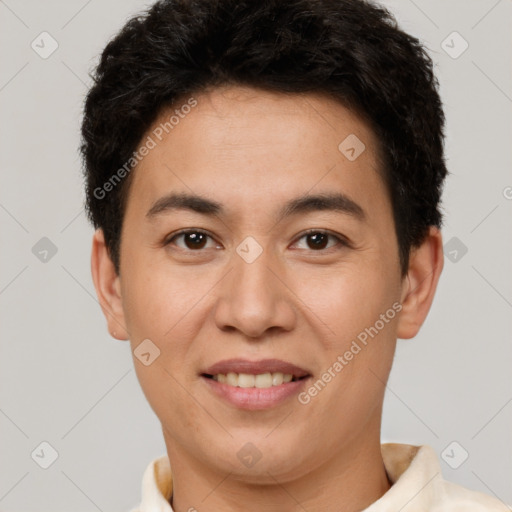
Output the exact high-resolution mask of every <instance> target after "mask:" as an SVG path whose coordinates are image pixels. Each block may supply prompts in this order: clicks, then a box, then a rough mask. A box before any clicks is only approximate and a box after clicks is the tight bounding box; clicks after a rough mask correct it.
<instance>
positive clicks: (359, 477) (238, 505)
mask: <svg viewBox="0 0 512 512" xmlns="http://www.w3.org/2000/svg"><path fill="white" fill-rule="evenodd" d="M379 431H380V429H379ZM164 437H165V440H166V444H167V451H168V456H169V460H170V461H171V469H172V478H173V496H172V500H171V503H172V507H173V510H174V512H194V511H195V510H200V511H201V512H209V511H218V510H222V511H225V512H231V511H233V512H234V511H236V512H238V511H240V510H245V511H247V512H261V511H262V510H265V511H269V512H278V511H279V512H299V511H300V512H303V511H304V510H315V511H318V512H331V511H339V510H340V509H343V510H344V511H345V512H356V511H361V510H363V509H365V508H367V507H368V506H370V505H371V504H372V503H373V502H375V501H376V500H378V499H379V498H380V497H381V496H382V495H383V494H384V493H386V492H387V490H388V489H389V488H390V486H391V483H390V482H389V480H388V476H387V474H386V470H385V468H384V463H383V460H382V454H381V450H380V432H379V435H378V436H377V437H375V436H374V438H373V439H374V440H373V442H371V443H370V442H369V441H368V439H354V440H351V442H350V443H348V445H347V446H343V447H342V449H340V450H339V451H338V452H337V453H333V454H332V456H331V457H330V458H329V459H328V460H326V461H325V462H323V463H322V464H321V465H320V466H318V467H316V468H315V469H314V470H312V471H305V472H303V473H302V474H301V475H300V476H298V477H297V478H293V479H285V478H280V477H279V475H273V476H272V475H270V473H268V475H269V480H268V483H263V484H262V483H258V484H254V483H248V482H247V481H244V480H243V476H242V475H235V474H234V473H230V472H229V470H227V471H225V472H222V473H221V472H220V471H219V470H218V469H216V468H214V467H209V466H207V465H205V464H204V461H198V460H197V459H194V458H191V457H190V456H189V455H187V454H186V453H185V452H184V451H183V450H182V449H181V447H180V446H179V445H177V444H176V443H175V441H174V440H173V439H171V438H169V437H168V436H166V434H165V433H164ZM363 437H364V436H363ZM303 464H304V465H306V466H307V462H303Z"/></svg>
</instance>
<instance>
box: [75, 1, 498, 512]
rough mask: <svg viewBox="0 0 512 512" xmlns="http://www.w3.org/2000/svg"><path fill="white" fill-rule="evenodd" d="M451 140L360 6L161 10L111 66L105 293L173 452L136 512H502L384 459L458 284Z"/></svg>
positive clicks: (101, 131) (101, 87)
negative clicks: (450, 206) (444, 303)
mask: <svg viewBox="0 0 512 512" xmlns="http://www.w3.org/2000/svg"><path fill="white" fill-rule="evenodd" d="M443 125H444V117H443V112H442V107H441V101H440V99H439V95H438V92H437V82H436V80H435V77H434V75H433V72H432V63H431V60H430V59H429V57H428V56H427V54H426V53H425V51H424V49H423V48H422V46H421V44H420V43H419V42H418V41H417V40H416V39H415V38H413V37H411V36H409V35H407V34H405V33H404V32H402V31H401V30H400V29H399V28H398V27H397V26H396V24H395V22H394V20H393V18H392V17H391V15H390V14H389V13H388V12H387V11H386V10H385V9H383V8H381V7H378V6H376V5H373V4H370V3H367V2H364V1H354V0H351V1H348V0H345V1H332V0H320V1H319V0H310V1H301V0H286V1H283V0H282V1H279V2H277V1H272V2H256V1H249V2H239V1H235V0H218V1H212V0H196V1H191V0H177V1H162V2H158V3H156V4H155V5H154V6H153V7H152V8H151V9H150V10H149V11H148V13H146V14H145V15H144V16H139V17H136V18H133V19H132V20H130V21H129V22H128V23H127V24H126V25H125V27H124V28H123V29H122V31H121V32H120V33H119V34H118V35H117V36H116V37H115V38H114V39H113V40H112V41H111V42H110V43H109V44H108V46H107V47H106V49H105V50H104V52H103V55H102V58H101V62H100V64H99V66H98V68H97V70H96V74H95V84H94V86H93V87H92V89H91V91H90V92H89V94H88V97H87V101H86V105H85V115H84V120H83V129H82V134H83V145H82V153H83V156H84V163H85V176H86V186H87V210H88V214H89V218H90V219H91V221H92V222H93V224H94V226H95V227H96V228H97V230H96V233H95V235H94V239H93V252H92V272H93V279H94V283H95V287H96V291H97V294H98V297H99V300H100V303H101V306H102V309H103V312H104V314H105V316H106V318H107V322H108V327H109V330H110V332H111V334H112V335H113V336H114V337H116V338H117V339H129V340H130V343H131V346H132V350H133V354H134V364H135V368H136V371H137V376H138V378H139V381H140V383H141V386H142V389H143V391H144V393H145V395H146V397H147V399H148V401H149V403H150V405H151V407H152V408H153V410H154V411H155V414H156V415H157V416H158V418H159V420H160V421H161V424H162V431H163V435H164V440H165V443H166V447H167V454H166V455H164V456H162V457H160V458H158V459H155V460H154V461H152V462H151V464H150V465H149V466H148V468H147V470H146V473H145V475H144V481H143V489H142V491H143V496H142V502H141V504H140V507H138V508H137V510H140V511H141V512H152V511H156V510H159V511H160V510H163V511H171V510H174V511H175V512H184V511H194V510H198V511H219V510H222V511H231V510H248V511H256V510H257V511H260V510H270V511H290V512H291V511H298V510H310V511H326V512H327V511H334V510H336V511H337V510H344V511H361V510H366V511H371V512H378V511H384V510H386V511H387V510H393V511H397V510H403V511H407V510H443V511H450V510H482V511H483V510H493V511H494V510H496V511H498V510H500V511H501V510H507V508H506V507H505V505H504V504H502V503H501V502H499V501H498V500H495V499H494V498H491V497H488V496H485V495H483V494H480V493H475V492H472V491H469V490H467V489H464V488H462V487H459V486H456V485H454V484H450V483H448V482H446V481H445V480H443V478H442V475H441V471H440V467H439V464H438V462H437V460H436V456H435V454H434V453H433V450H432V449H431V448H430V447H428V446H422V447H413V446H407V445H399V444H387V445H382V446H381V444H380V426H381V417H382V404H383V399H384V390H385V383H386V381H387V379H388V376H389V372H390V370H391V366H392V360H393V355H394V351H395V346H396V340H397V338H412V337H414V336H415V335H416V333H417V332H418V330H419V328H420V326H421V325H422V323H423V321H424V320H425V318H426V316H427V313H428V311H429V308H430V305H431V303H432V300H433V297H434V293H435V289H436V286H437V283H438V279H439V276H440V274H441V270H442V266H443V252H442V238H441V233H440V226H441V214H440V212H439V201H440V195H441V189H442V184H443V180H444V178H445V176H446V173H447V171H446V167H445V163H444V156H443Z"/></svg>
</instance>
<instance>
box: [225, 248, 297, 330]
mask: <svg viewBox="0 0 512 512" xmlns="http://www.w3.org/2000/svg"><path fill="white" fill-rule="evenodd" d="M232 265H233V267H232V270H231V272H229V273H228V275H227V276H226V278H225V279H223V280H222V281H221V283H219V284H220V285H221V288H220V292H219V295H218V302H217V306H216V309H215V322H216V325H217V327H218V328H219V329H222V330H224V331H226V330H237V331H239V332H241V333H243V334H244V335H245V336H246V337H248V338H262V337H264V336H265V335H267V334H268V333H269V332H271V331H275V332H279V331H291V330H292V329H293V328H294V325H295V322H296V309H295V308H294V294H293V291H292V289H293V283H289V282H287V281H288V280H289V276H288V279H287V276H286V275H285V274H284V268H283V266H282V265H277V264H276V262H275V261H271V258H270V257H269V251H268V250H263V252H262V254H261V255H260V256H259V257H258V258H257V259H256V260H255V261H252V262H250V263H249V262H248V261H246V260H244V259H243V258H242V257H240V256H239V255H238V254H234V255H233V261H232Z"/></svg>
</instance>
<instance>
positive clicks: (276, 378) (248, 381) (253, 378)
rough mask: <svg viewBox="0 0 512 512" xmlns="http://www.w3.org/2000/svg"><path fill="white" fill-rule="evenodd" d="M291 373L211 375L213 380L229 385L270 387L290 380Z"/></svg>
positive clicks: (291, 377)
mask: <svg viewBox="0 0 512 512" xmlns="http://www.w3.org/2000/svg"><path fill="white" fill-rule="evenodd" d="M292 379H293V375H292V374H291V373H286V374H285V373H281V372H275V373H269V372H267V373H260V374H258V375H251V374H249V373H232V372H230V373H228V374H226V375H224V374H222V373H219V374H218V375H214V376H213V380H216V381H217V382H224V383H226V384H229V385H230V386H235V387H239V388H271V387H272V386H280V385H281V384H283V382H291V381H292Z"/></svg>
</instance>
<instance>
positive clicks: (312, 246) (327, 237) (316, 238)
mask: <svg viewBox="0 0 512 512" xmlns="http://www.w3.org/2000/svg"><path fill="white" fill-rule="evenodd" d="M301 240H305V241H306V243H305V244H302V247H300V248H301V249H309V250H312V251H322V250H324V249H330V248H331V247H334V246H336V245H339V246H340V247H344V246H346V245H347V243H346V242H345V240H344V239H343V238H341V237H339V236H335V235H333V234H331V233H327V232H324V231H318V230H317V231H314V230H312V231H309V232H307V233H305V234H303V235H302V236H301V237H300V238H299V242H298V244H299V246H300V241H301ZM304 245H305V246H306V247H304Z"/></svg>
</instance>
